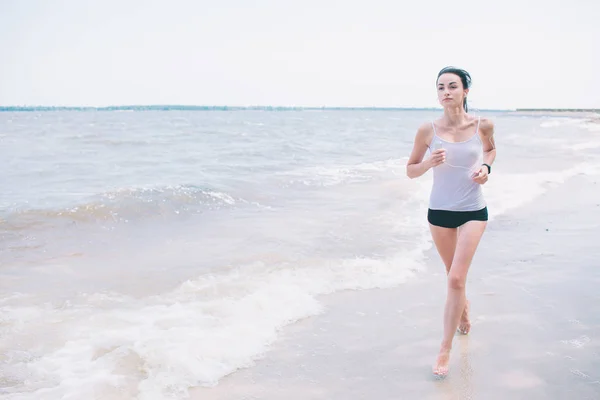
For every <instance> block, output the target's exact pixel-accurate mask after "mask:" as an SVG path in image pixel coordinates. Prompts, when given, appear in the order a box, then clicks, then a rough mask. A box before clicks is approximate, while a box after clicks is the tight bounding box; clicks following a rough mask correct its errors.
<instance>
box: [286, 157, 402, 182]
mask: <svg viewBox="0 0 600 400" xmlns="http://www.w3.org/2000/svg"><path fill="white" fill-rule="evenodd" d="M401 161H402V160H400V159H391V160H383V161H374V162H369V163H359V164H354V165H330V166H317V167H312V168H303V169H298V170H295V171H287V172H283V173H279V174H278V175H282V176H289V177H291V178H292V179H291V182H292V183H302V184H304V185H306V186H335V185H340V184H348V183H360V182H367V181H369V180H371V179H373V178H374V177H375V176H377V175H379V174H381V173H384V172H390V173H392V174H398V173H403V172H404V163H402V162H401Z"/></svg>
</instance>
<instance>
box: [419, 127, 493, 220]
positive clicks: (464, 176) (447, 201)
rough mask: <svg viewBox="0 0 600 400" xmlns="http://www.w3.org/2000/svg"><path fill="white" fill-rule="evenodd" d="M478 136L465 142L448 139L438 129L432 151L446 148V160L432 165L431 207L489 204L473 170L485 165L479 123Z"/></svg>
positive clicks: (464, 208)
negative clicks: (441, 136)
mask: <svg viewBox="0 0 600 400" xmlns="http://www.w3.org/2000/svg"><path fill="white" fill-rule="evenodd" d="M480 122H481V117H480V118H479V120H478V121H477V129H476V131H475V135H473V136H472V137H471V138H470V139H467V140H465V141H462V142H449V141H447V140H444V139H442V138H440V137H439V136H438V135H437V133H436V132H435V125H434V124H433V122H432V123H431V126H432V127H433V139H432V140H431V144H430V145H429V150H430V151H434V150H437V149H439V148H441V147H443V148H444V149H446V161H445V162H444V163H443V164H440V165H438V166H437V167H434V168H433V186H432V188H431V195H430V197H429V208H431V209H432V210H448V211H477V210H481V209H482V208H484V207H485V206H486V202H485V199H484V197H483V191H482V188H481V185H480V184H479V183H477V182H475V181H473V178H472V175H473V173H475V172H477V171H479V169H480V168H481V165H482V164H483V144H482V143H481V139H480V138H479V123H480Z"/></svg>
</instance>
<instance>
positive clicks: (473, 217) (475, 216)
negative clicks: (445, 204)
mask: <svg viewBox="0 0 600 400" xmlns="http://www.w3.org/2000/svg"><path fill="white" fill-rule="evenodd" d="M487 220H488V210H487V207H483V208H482V209H481V210H477V211H447V210H432V209H431V208H430V209H429V211H427V221H429V223H430V224H431V225H435V226H441V227H442V228H458V227H459V226H461V225H462V224H464V223H466V222H469V221H487Z"/></svg>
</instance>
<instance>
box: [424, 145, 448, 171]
mask: <svg viewBox="0 0 600 400" xmlns="http://www.w3.org/2000/svg"><path fill="white" fill-rule="evenodd" d="M444 161H446V149H437V150H434V151H432V152H431V156H430V157H429V158H428V159H427V164H428V165H429V168H432V167H437V166H438V165H440V164H442V163H444Z"/></svg>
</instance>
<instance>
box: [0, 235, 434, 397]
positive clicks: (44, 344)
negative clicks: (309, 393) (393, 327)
mask: <svg viewBox="0 0 600 400" xmlns="http://www.w3.org/2000/svg"><path fill="white" fill-rule="evenodd" d="M427 246H429V244H428V243H427V241H426V240H423V241H422V244H421V246H420V247H418V248H415V249H413V250H412V251H409V252H405V253H401V254H398V255H397V256H396V257H393V258H390V259H367V258H362V259H346V260H318V259H315V260H312V261H309V262H307V263H306V265H302V266H299V265H295V264H285V263H284V264H277V265H268V264H264V263H261V262H256V263H254V264H250V265H245V266H241V267H240V268H236V269H235V270H230V271H228V272H224V273H222V274H220V275H207V276H201V277H198V278H197V279H194V280H190V281H187V282H185V283H184V284H182V285H181V286H180V287H178V288H177V289H176V290H174V291H172V292H169V293H164V294H162V295H159V296H153V297H148V298H143V299H134V298H129V297H127V296H122V295H115V294H104V295H88V296H83V297H82V298H80V299H78V301H76V302H75V303H76V304H71V305H63V306H61V307H50V306H29V307H24V306H10V307H4V308H2V309H1V310H2V319H3V321H4V324H5V325H9V326H10V327H11V332H10V335H3V337H2V339H1V340H0V345H1V347H2V348H3V349H4V351H8V358H9V359H11V361H9V364H8V365H4V366H3V367H2V368H3V370H1V372H2V374H3V375H5V376H7V377H8V378H9V380H10V381H12V382H20V383H19V384H15V386H13V389H10V388H8V389H6V393H11V391H12V390H14V393H13V394H7V395H6V398H7V399H11V400H15V399H34V398H35V399H81V398H90V397H91V396H94V395H95V396H98V395H101V394H102V393H113V392H114V391H115V390H116V389H115V388H117V389H118V390H121V391H122V393H125V392H127V393H130V394H131V395H132V396H136V397H135V398H139V399H144V400H154V399H169V398H182V397H184V396H185V393H186V391H187V388H188V387H190V386H196V385H214V384H215V383H217V381H218V380H219V379H220V378H221V377H223V376H225V375H227V374H229V373H231V372H233V371H235V370H236V369H238V368H241V367H246V366H249V365H251V364H252V363H253V362H254V360H255V359H256V358H257V357H258V356H259V355H260V354H261V353H263V352H264V351H265V350H266V349H267V348H268V346H269V344H270V343H271V342H272V341H273V340H274V339H275V338H276V335H277V331H278V330H279V329H280V328H281V327H282V326H284V325H286V324H288V323H291V322H294V321H296V320H299V319H302V318H305V317H308V316H310V315H315V314H318V313H320V312H322V311H323V308H322V305H321V304H320V303H319V302H318V301H317V299H316V296H317V295H320V294H326V293H331V292H334V291H338V290H345V289H369V288H375V287H390V286H394V285H398V284H400V283H402V282H404V281H405V280H406V279H407V278H409V277H410V276H411V275H412V274H414V273H415V271H417V270H419V269H420V268H421V257H422V255H423V250H424V248H426V247H427ZM48 326H52V329H51V330H45V329H42V328H43V327H48ZM36 334H37V335H43V337H44V340H39V339H41V337H35V335H36ZM51 336H54V337H53V338H50V337H51ZM19 337H24V338H25V342H30V345H33V346H32V349H33V350H30V349H28V348H23V349H19V350H15V347H18V346H19V343H22V342H23V338H22V339H18V338H19ZM27 339H29V340H27ZM23 381H25V383H23ZM19 393H20V394H19ZM26 393H27V394H26ZM113 396H114V394H113ZM111 398H118V397H111Z"/></svg>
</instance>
